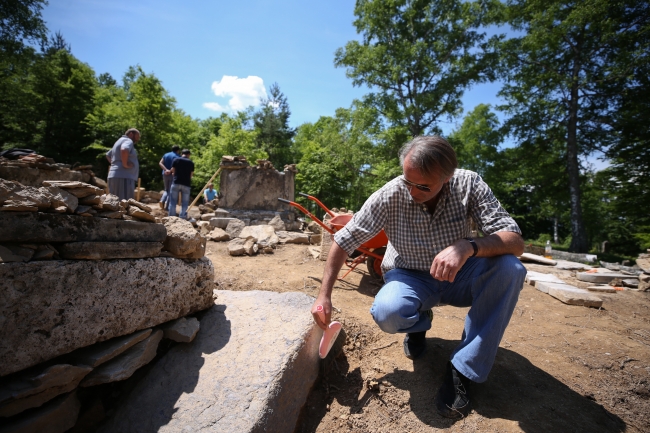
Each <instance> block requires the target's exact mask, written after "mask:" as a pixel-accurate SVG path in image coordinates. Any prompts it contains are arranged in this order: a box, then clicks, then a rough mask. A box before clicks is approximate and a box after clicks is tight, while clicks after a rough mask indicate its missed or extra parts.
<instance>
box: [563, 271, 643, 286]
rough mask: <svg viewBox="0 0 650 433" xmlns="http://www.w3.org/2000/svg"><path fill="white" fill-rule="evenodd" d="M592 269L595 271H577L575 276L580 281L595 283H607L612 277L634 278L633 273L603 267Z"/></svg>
mask: <svg viewBox="0 0 650 433" xmlns="http://www.w3.org/2000/svg"><path fill="white" fill-rule="evenodd" d="M593 271H596V272H578V274H576V278H578V280H580V281H586V282H588V283H596V284H607V283H609V282H610V281H612V280H613V279H614V278H619V279H621V280H625V279H628V278H634V275H629V274H623V273H620V272H613V271H610V270H609V269H604V268H594V269H593Z"/></svg>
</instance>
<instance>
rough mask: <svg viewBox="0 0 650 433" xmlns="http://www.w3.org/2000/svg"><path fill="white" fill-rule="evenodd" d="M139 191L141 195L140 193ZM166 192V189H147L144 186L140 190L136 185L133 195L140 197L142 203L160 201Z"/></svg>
mask: <svg viewBox="0 0 650 433" xmlns="http://www.w3.org/2000/svg"><path fill="white" fill-rule="evenodd" d="M138 192H139V193H140V195H138ZM164 192H165V191H147V190H145V189H144V188H140V190H139V191H138V188H137V187H136V189H135V191H134V194H133V195H134V197H136V198H137V197H140V200H138V201H139V202H140V203H146V204H150V203H158V202H159V201H160V199H161V198H162V196H163V193H164Z"/></svg>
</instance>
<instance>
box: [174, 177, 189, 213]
mask: <svg viewBox="0 0 650 433" xmlns="http://www.w3.org/2000/svg"><path fill="white" fill-rule="evenodd" d="M179 192H180V193H181V214H180V217H181V218H184V219H187V207H188V206H189V204H190V187H189V186H185V185H180V184H177V183H173V184H172V188H171V193H170V197H169V216H176V203H178V193H179Z"/></svg>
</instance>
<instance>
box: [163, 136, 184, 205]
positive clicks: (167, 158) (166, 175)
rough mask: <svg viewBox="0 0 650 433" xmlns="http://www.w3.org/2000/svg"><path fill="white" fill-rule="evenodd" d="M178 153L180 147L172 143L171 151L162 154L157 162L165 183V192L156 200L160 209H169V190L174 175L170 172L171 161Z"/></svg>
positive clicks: (178, 155) (179, 152)
mask: <svg viewBox="0 0 650 433" xmlns="http://www.w3.org/2000/svg"><path fill="white" fill-rule="evenodd" d="M180 154H181V148H180V147H178V146H177V145H173V146H172V151H171V152H167V153H166V154H164V155H163V157H162V158H160V162H159V163H158V165H159V166H160V168H162V177H163V184H164V185H165V192H164V193H163V195H162V198H161V199H160V201H159V202H158V206H160V208H161V209H166V210H169V192H170V191H171V187H172V181H173V179H174V175H173V174H172V162H174V160H175V159H176V158H179V157H180Z"/></svg>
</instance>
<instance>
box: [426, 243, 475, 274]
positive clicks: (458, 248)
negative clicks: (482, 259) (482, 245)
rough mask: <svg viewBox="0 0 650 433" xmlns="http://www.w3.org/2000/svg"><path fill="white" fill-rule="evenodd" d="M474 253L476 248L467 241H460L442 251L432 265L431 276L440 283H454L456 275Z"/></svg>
mask: <svg viewBox="0 0 650 433" xmlns="http://www.w3.org/2000/svg"><path fill="white" fill-rule="evenodd" d="M473 253H474V248H472V244H470V243H469V242H468V241H467V240H465V239H459V240H457V241H456V242H454V243H453V244H451V245H449V246H448V247H447V248H445V249H444V250H442V251H440V253H438V255H437V256H436V258H435V259H433V264H432V265H431V270H430V272H429V273H430V274H431V276H432V277H433V278H435V279H436V280H440V281H449V282H450V283H453V282H454V278H456V274H457V273H458V271H459V270H460V268H462V267H463V265H464V264H465V262H466V261H467V259H468V258H469V257H471V256H472V254H473Z"/></svg>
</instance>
